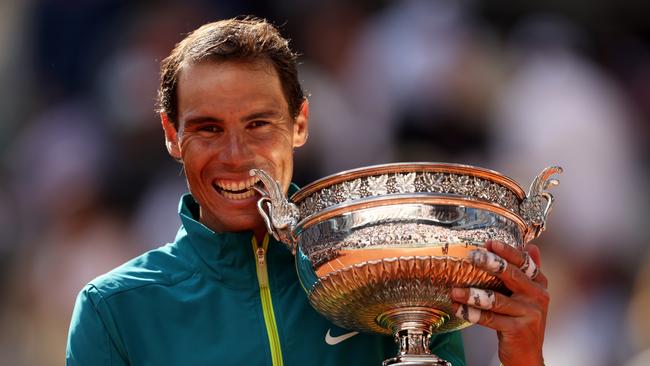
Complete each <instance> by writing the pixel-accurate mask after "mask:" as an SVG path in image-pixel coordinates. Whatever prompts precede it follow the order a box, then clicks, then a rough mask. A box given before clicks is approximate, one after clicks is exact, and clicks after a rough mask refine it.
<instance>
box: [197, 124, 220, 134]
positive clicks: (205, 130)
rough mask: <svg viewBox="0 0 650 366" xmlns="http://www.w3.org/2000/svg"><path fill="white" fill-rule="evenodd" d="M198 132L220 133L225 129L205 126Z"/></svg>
mask: <svg viewBox="0 0 650 366" xmlns="http://www.w3.org/2000/svg"><path fill="white" fill-rule="evenodd" d="M198 130H199V131H201V132H211V133H218V132H222V131H223V128H221V127H220V126H217V125H204V126H201V127H199V128H198Z"/></svg>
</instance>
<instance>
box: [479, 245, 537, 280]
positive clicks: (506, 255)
mask: <svg viewBox="0 0 650 366" xmlns="http://www.w3.org/2000/svg"><path fill="white" fill-rule="evenodd" d="M485 247H486V249H487V250H474V251H472V252H470V253H469V254H468V259H469V260H470V262H472V263H473V264H474V265H475V266H477V267H479V268H481V269H483V270H485V271H486V272H488V273H490V274H492V275H494V276H497V277H499V278H500V279H501V280H502V281H503V282H504V284H505V285H506V286H507V287H508V288H509V289H510V290H512V291H514V292H530V291H531V289H532V290H534V289H535V287H541V288H545V287H546V283H547V281H546V277H541V278H540V279H539V280H538V279H537V277H539V276H540V275H541V272H540V271H539V268H538V267H537V265H536V263H535V260H534V259H532V257H531V256H530V255H529V254H528V252H527V251H520V250H517V249H516V248H514V247H511V246H510V245H507V244H504V243H502V242H499V241H488V242H486V244H485ZM532 250H533V253H534V251H535V249H532ZM537 254H538V253H537ZM531 278H532V279H534V281H532V283H533V284H535V286H532V287H531V286H530V285H531V281H530V279H531Z"/></svg>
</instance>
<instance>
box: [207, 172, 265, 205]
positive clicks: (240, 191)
mask: <svg viewBox="0 0 650 366" xmlns="http://www.w3.org/2000/svg"><path fill="white" fill-rule="evenodd" d="M259 181H260V179H259V178H258V177H251V178H248V179H246V180H241V181H232V180H218V181H215V182H214V183H212V185H213V186H214V188H215V189H216V190H217V192H219V193H220V194H221V195H222V196H224V197H226V198H229V199H231V200H244V199H247V198H250V197H253V196H254V195H255V193H256V191H255V190H254V189H253V186H255V184H257V183H258V182H259Z"/></svg>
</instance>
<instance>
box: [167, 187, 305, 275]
mask: <svg viewBox="0 0 650 366" xmlns="http://www.w3.org/2000/svg"><path fill="white" fill-rule="evenodd" d="M297 190H298V187H297V186H296V185H295V184H293V183H292V184H291V186H290V188H289V195H291V194H293V193H295V192H296V191H297ZM178 211H179V216H180V219H181V223H182V226H181V228H180V229H179V231H178V234H177V235H176V239H175V243H176V245H178V246H179V247H183V246H190V247H191V248H192V249H193V251H194V252H196V254H198V259H199V262H202V263H199V264H203V265H204V266H206V267H207V268H208V269H209V272H211V273H212V274H213V275H214V276H215V277H216V279H217V280H220V281H223V282H224V285H225V286H228V287H232V288H244V287H251V286H255V287H257V272H256V269H255V262H254V261H255V260H256V256H255V252H254V251H253V247H252V240H253V232H252V231H242V232H225V233H217V232H215V231H214V230H212V229H210V228H208V227H207V226H205V225H203V224H202V223H201V222H199V221H198V218H199V204H198V203H197V202H196V201H195V200H194V197H192V195H191V194H189V193H188V194H185V195H183V197H181V200H180V203H179V208H178ZM260 245H261V243H260ZM267 261H268V263H269V266H268V267H269V270H273V269H274V268H273V267H276V268H275V269H281V268H289V269H291V270H292V271H293V270H294V269H293V268H294V266H293V264H292V262H293V256H292V255H291V254H290V253H289V251H288V250H286V249H285V248H284V244H282V243H279V242H277V241H276V240H275V239H273V238H272V237H271V238H270V240H269V245H268V248H267ZM282 277H283V278H284V277H285V276H284V275H282Z"/></svg>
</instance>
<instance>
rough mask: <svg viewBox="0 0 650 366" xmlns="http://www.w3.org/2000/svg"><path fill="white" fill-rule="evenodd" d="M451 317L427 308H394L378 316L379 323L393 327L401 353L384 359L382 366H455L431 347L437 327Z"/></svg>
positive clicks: (389, 327) (386, 326)
mask: <svg viewBox="0 0 650 366" xmlns="http://www.w3.org/2000/svg"><path fill="white" fill-rule="evenodd" d="M447 320H449V315H447V313H445V312H444V311H441V310H436V309H429V308H425V307H418V306H413V307H401V308H395V309H391V310H389V311H386V312H384V313H382V314H381V315H379V316H378V317H377V323H378V324H379V325H380V326H382V327H385V328H388V329H391V330H392V331H393V333H394V334H395V340H396V341H397V344H398V345H399V355H398V356H397V357H393V358H390V359H388V360H386V361H384V363H383V366H388V365H392V366H452V365H451V363H449V362H447V361H445V360H443V359H441V358H440V357H438V356H436V355H434V354H432V353H431V351H430V350H429V340H430V339H431V333H432V331H434V329H436V328H439V327H440V326H441V325H442V324H444V323H445V322H446V321H447Z"/></svg>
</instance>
